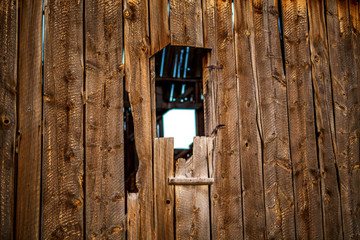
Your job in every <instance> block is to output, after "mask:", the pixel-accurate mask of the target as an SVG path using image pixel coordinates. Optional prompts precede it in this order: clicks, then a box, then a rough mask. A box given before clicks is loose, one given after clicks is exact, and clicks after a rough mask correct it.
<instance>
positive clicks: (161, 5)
mask: <svg viewBox="0 0 360 240" xmlns="http://www.w3.org/2000/svg"><path fill="white" fill-rule="evenodd" d="M149 10H150V26H151V29H150V42H151V55H154V54H155V53H157V52H158V51H160V50H161V49H163V48H164V47H166V46H167V45H168V44H169V43H170V30H169V15H168V1H167V0H150V1H149Z"/></svg>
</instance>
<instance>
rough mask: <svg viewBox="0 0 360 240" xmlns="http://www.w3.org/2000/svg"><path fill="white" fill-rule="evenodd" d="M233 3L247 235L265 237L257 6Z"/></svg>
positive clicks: (245, 230) (248, 3)
mask: <svg viewBox="0 0 360 240" xmlns="http://www.w3.org/2000/svg"><path fill="white" fill-rule="evenodd" d="M234 5H235V6H234V7H235V23H234V24H235V34H234V36H235V53H236V74H237V86H236V87H237V89H238V96H237V97H238V103H237V104H238V108H239V113H238V114H239V116H238V117H239V138H240V143H239V144H240V156H241V158H240V159H241V160H240V162H241V176H242V178H241V179H242V188H243V219H244V238H246V239H249V238H254V239H264V238H265V236H266V231H265V230H266V225H265V204H264V186H263V173H262V168H263V167H262V150H261V144H262V143H261V136H260V134H261V131H262V130H261V126H260V114H259V112H258V110H259V108H258V107H259V105H260V103H259V98H258V96H257V95H258V87H257V84H258V83H257V79H256V75H257V73H256V66H255V64H256V63H255V56H254V55H255V54H254V53H253V51H254V49H253V48H254V47H255V42H254V40H255V39H254V36H255V35H254V27H253V23H252V22H251V19H252V17H253V16H252V12H253V10H254V9H253V8H252V6H253V4H251V2H249V1H237V2H235V4H234ZM258 40H261V39H258Z"/></svg>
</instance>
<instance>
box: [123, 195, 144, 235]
mask: <svg viewBox="0 0 360 240" xmlns="http://www.w3.org/2000/svg"><path fill="white" fill-rule="evenodd" d="M126 225H127V239H128V240H139V239H141V238H140V205H139V194H138V193H128V195H127V224H126Z"/></svg>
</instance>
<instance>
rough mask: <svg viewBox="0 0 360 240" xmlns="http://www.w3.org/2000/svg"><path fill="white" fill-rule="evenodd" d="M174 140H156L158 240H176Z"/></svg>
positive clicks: (155, 212)
mask: <svg viewBox="0 0 360 240" xmlns="http://www.w3.org/2000/svg"><path fill="white" fill-rule="evenodd" d="M173 161H174V139H173V138H155V139H154V196H155V199H154V202H155V210H154V215H155V236H156V239H169V240H170V239H174V204H175V201H174V200H175V199H174V186H173V185H169V182H168V179H169V177H173V176H174V162H173Z"/></svg>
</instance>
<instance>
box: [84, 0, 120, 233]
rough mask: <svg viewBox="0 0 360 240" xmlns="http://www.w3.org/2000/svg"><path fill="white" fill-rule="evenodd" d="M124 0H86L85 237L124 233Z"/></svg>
mask: <svg viewBox="0 0 360 240" xmlns="http://www.w3.org/2000/svg"><path fill="white" fill-rule="evenodd" d="M122 8H123V6H122V3H121V1H117V2H116V1H108V0H97V1H90V0H86V1H85V19H84V21H85V44H86V48H85V74H86V79H85V92H86V96H85V98H86V107H85V131H86V132H85V139H86V142H85V146H86V148H85V153H86V155H85V157H86V177H85V179H86V182H85V184H86V212H85V214H86V238H89V239H104V238H106V239H125V221H126V220H125V184H124V179H125V176H124V136H123V134H124V127H123V74H124V65H123V64H122V56H123V54H122V53H123V26H122V23H123V22H122Z"/></svg>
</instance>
